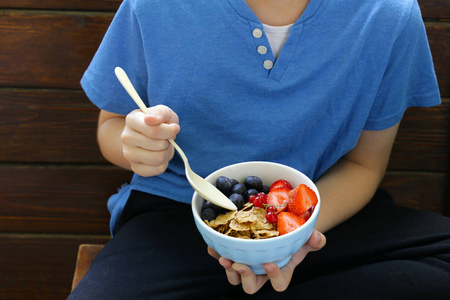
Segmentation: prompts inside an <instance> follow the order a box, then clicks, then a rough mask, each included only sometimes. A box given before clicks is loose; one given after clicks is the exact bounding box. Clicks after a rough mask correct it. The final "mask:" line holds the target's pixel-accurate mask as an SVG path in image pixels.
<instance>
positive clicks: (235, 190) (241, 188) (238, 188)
mask: <svg viewBox="0 0 450 300" xmlns="http://www.w3.org/2000/svg"><path fill="white" fill-rule="evenodd" d="M231 194H241V195H242V196H243V197H244V198H245V197H246V196H247V188H246V187H245V185H244V184H242V183H238V184H235V185H233V187H232V188H231Z"/></svg>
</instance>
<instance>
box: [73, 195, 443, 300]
mask: <svg viewBox="0 0 450 300" xmlns="http://www.w3.org/2000/svg"><path fill="white" fill-rule="evenodd" d="M326 237H327V245H326V246H325V247H324V248H323V249H322V250H320V251H318V252H314V253H310V254H308V256H307V257H306V259H305V260H304V261H303V262H302V263H301V264H300V265H299V266H298V267H297V268H296V271H295V274H294V277H293V279H292V282H291V284H290V286H289V288H288V289H287V290H286V291H285V292H282V293H278V292H275V291H273V289H272V287H271V286H270V283H267V284H266V285H265V286H264V287H263V288H262V289H261V290H260V291H259V292H258V293H256V294H255V295H252V296H248V295H246V294H245V293H244V292H242V288H241V287H240V286H232V285H230V284H229V283H228V281H227V278H226V275H225V271H224V269H223V268H222V267H221V266H220V265H219V263H218V262H217V260H215V259H213V258H212V257H210V256H209V255H208V254H207V252H206V244H205V242H204V241H203V240H202V238H201V236H200V234H199V233H198V231H197V229H196V227H195V224H194V221H193V218H192V215H191V208H190V206H189V205H187V204H182V203H177V202H174V201H170V200H168V199H162V198H158V197H154V196H149V195H146V194H143V193H140V192H133V193H132V196H131V198H130V200H129V203H128V204H127V206H126V208H125V210H124V215H123V218H122V220H121V224H120V229H119V230H118V232H117V234H116V235H115V236H114V238H112V239H111V241H110V242H108V243H107V244H106V246H105V247H104V248H103V250H102V251H101V252H100V253H99V254H98V256H97V257H96V258H95V260H94V262H93V264H92V266H91V269H90V271H89V272H88V274H87V275H86V276H85V278H84V279H83V280H82V281H81V282H80V283H79V285H78V286H77V288H76V289H75V291H74V292H73V293H72V294H71V296H70V297H69V299H96V300H99V299H108V300H112V299H131V300H136V299H228V298H230V299H235V298H236V299H238V298H250V299H251V298H255V299H270V300H271V299H279V298H282V299H302V300H304V299H436V300H437V299H450V219H449V218H446V217H443V216H440V215H437V214H433V213H429V212H425V211H419V210H414V209H409V208H403V207H399V206H396V205H395V204H394V202H393V200H392V199H391V198H390V196H389V195H388V194H387V193H386V192H384V191H382V190H379V191H378V192H377V194H376V195H375V197H374V199H373V200H372V201H371V203H370V204H369V205H368V206H367V207H366V208H364V209H363V210H362V211H361V212H360V213H359V214H357V215H356V216H354V217H353V218H352V219H350V220H349V221H347V222H345V223H343V224H342V225H340V226H338V227H336V228H334V229H333V230H330V231H329V232H327V233H326Z"/></svg>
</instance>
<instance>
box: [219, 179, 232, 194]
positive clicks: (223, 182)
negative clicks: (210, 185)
mask: <svg viewBox="0 0 450 300" xmlns="http://www.w3.org/2000/svg"><path fill="white" fill-rule="evenodd" d="M216 188H217V189H218V190H219V191H221V192H222V193H223V194H224V195H225V196H227V197H228V196H229V195H231V194H230V192H231V181H230V179H228V178H227V177H225V176H220V177H218V178H217V179H216Z"/></svg>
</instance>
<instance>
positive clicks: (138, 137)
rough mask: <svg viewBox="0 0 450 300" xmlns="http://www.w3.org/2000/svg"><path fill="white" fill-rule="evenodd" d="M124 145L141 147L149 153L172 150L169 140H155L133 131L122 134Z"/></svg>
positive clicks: (128, 130)
mask: <svg viewBox="0 0 450 300" xmlns="http://www.w3.org/2000/svg"><path fill="white" fill-rule="evenodd" d="M121 140H122V143H123V144H124V145H126V146H134V147H139V148H142V149H145V150H149V151H164V150H166V149H168V148H170V146H171V145H170V143H169V141H168V140H166V139H165V140H155V139H152V138H149V137H147V136H145V135H143V134H141V133H140V132H137V131H134V130H132V129H128V128H126V129H124V131H123V132H122V134H121Z"/></svg>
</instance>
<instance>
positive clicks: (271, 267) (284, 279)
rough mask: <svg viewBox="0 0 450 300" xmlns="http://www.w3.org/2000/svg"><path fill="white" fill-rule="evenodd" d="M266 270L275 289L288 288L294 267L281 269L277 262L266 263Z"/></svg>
mask: <svg viewBox="0 0 450 300" xmlns="http://www.w3.org/2000/svg"><path fill="white" fill-rule="evenodd" d="M264 270H265V271H266V273H267V276H268V277H269V280H270V283H271V284H272V287H273V289H274V290H275V291H277V292H283V291H285V290H286V289H287V287H288V286H289V283H290V282H291V278H292V274H293V270H292V269H290V268H287V269H284V268H283V269H282V270H280V268H279V267H278V266H277V265H276V264H275V263H268V264H264Z"/></svg>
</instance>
